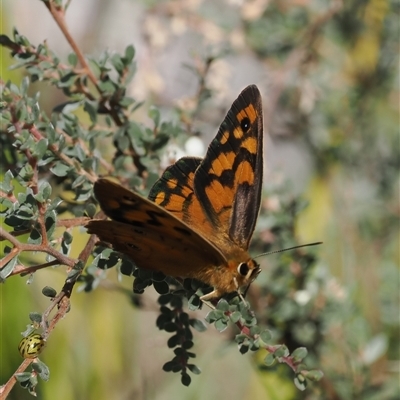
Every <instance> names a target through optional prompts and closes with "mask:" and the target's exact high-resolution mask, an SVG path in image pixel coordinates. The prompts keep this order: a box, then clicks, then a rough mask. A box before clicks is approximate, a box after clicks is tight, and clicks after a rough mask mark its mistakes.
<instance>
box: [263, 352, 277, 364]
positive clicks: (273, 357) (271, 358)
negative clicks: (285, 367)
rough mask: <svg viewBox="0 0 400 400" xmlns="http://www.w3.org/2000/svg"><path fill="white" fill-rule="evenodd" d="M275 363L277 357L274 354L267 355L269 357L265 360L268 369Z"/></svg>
mask: <svg viewBox="0 0 400 400" xmlns="http://www.w3.org/2000/svg"><path fill="white" fill-rule="evenodd" d="M274 362H275V355H274V354H273V353H269V354H267V356H266V357H265V358H264V364H265V365H266V366H267V367H270V366H271V365H272V364H273V363H274Z"/></svg>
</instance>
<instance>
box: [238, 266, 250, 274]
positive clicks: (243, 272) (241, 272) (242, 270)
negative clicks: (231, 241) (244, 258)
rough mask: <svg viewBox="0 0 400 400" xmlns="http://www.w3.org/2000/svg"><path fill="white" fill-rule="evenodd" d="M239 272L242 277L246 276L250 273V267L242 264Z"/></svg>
mask: <svg viewBox="0 0 400 400" xmlns="http://www.w3.org/2000/svg"><path fill="white" fill-rule="evenodd" d="M238 272H239V274H240V275H242V276H246V275H247V273H248V272H249V266H248V265H247V263H240V264H239V266H238Z"/></svg>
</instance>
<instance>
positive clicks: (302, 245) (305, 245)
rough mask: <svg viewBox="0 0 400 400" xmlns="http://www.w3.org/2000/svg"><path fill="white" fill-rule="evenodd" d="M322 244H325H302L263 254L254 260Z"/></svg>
mask: <svg viewBox="0 0 400 400" xmlns="http://www.w3.org/2000/svg"><path fill="white" fill-rule="evenodd" d="M322 243H323V242H314V243H307V244H300V245H298V246H293V247H288V248H286V249H281V250H274V251H269V252H268V253H262V254H259V255H258V256H255V257H254V258H258V257H261V256H268V255H269V254H275V253H282V252H283V251H288V250H294V249H299V248H301V247H309V246H318V245H319V244H322Z"/></svg>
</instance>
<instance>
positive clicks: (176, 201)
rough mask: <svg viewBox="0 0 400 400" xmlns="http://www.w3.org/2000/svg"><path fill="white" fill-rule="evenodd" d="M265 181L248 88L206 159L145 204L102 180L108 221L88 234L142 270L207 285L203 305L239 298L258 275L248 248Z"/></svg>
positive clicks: (187, 164) (175, 171)
mask: <svg viewBox="0 0 400 400" xmlns="http://www.w3.org/2000/svg"><path fill="white" fill-rule="evenodd" d="M262 176H263V117H262V103H261V95H260V92H259V90H258V88H257V87H256V86H255V85H251V86H248V87H247V88H245V89H244V90H243V91H242V92H241V93H240V95H239V96H238V98H237V99H236V100H235V101H234V103H233V104H232V106H231V108H230V110H229V111H228V113H227V115H226V116H225V119H224V121H223V122H222V124H221V126H220V128H219V130H218V133H217V135H216V137H215V138H214V139H213V141H212V142H211V144H210V145H209V147H208V150H207V153H206V155H205V157H204V159H201V158H195V157H183V158H181V159H179V160H178V161H177V162H175V163H174V164H172V165H171V166H169V167H168V168H167V169H166V170H165V171H164V173H163V174H162V176H161V178H160V179H159V180H158V181H157V182H156V183H155V184H154V186H153V187H152V188H151V190H150V193H149V196H148V198H145V197H143V196H141V195H139V194H138V193H135V192H132V191H130V190H128V189H126V188H124V187H123V186H121V185H120V184H118V183H114V182H112V181H110V180H107V179H104V178H102V179H98V180H97V181H96V182H95V184H94V194H95V197H96V198H97V200H98V202H99V203H100V207H101V208H102V210H103V211H104V213H105V214H106V215H107V216H108V217H109V218H110V219H111V220H91V221H90V222H89V223H88V225H87V229H88V232H89V233H91V234H96V235H97V236H98V237H99V238H100V240H101V241H104V242H108V243H110V244H112V246H113V248H114V249H115V250H116V251H119V252H121V253H123V254H125V255H127V256H128V257H129V258H131V259H132V260H133V261H134V263H135V264H136V265H137V266H138V267H140V268H145V269H149V270H153V271H160V272H162V273H164V274H165V275H167V276H172V277H176V278H195V279H197V280H199V281H201V282H204V283H206V284H208V285H210V286H211V287H213V291H212V292H210V293H208V294H205V295H204V296H202V297H201V299H202V300H203V301H208V300H211V299H214V298H219V297H221V296H223V295H225V294H227V293H232V292H237V293H239V294H240V288H241V287H244V286H248V285H249V284H250V283H251V282H252V281H253V280H254V279H255V278H256V277H257V276H258V274H259V273H260V266H259V265H258V264H257V262H256V261H255V260H254V259H252V258H251V257H250V255H249V253H248V248H249V245H250V240H251V237H252V235H253V231H254V228H255V225H256V221H257V217H258V213H259V208H260V201H261V188H262Z"/></svg>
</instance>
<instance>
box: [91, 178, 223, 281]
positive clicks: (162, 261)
mask: <svg viewBox="0 0 400 400" xmlns="http://www.w3.org/2000/svg"><path fill="white" fill-rule="evenodd" d="M95 195H96V198H97V199H98V200H99V202H100V206H101V208H102V210H103V211H104V213H105V214H106V215H107V216H108V217H110V218H111V219H112V221H96V220H94V221H90V222H89V224H88V225H87V228H88V231H89V233H95V234H96V235H98V236H99V237H100V239H101V240H103V241H105V242H109V243H112V244H113V247H114V249H115V250H117V251H120V252H122V253H124V254H126V255H128V256H129V257H131V258H132V260H133V261H135V263H136V264H137V265H138V266H139V267H141V268H146V269H150V270H158V271H161V272H163V273H164V274H166V275H170V276H181V275H187V276H190V275H191V274H196V273H198V271H199V270H201V269H202V268H205V267H207V266H211V265H221V264H223V263H224V262H225V259H224V257H223V255H222V254H221V253H220V251H219V250H218V249H217V248H216V247H214V246H213V245H212V244H211V243H209V242H208V241H207V239H205V238H204V237H202V236H201V235H199V234H198V233H197V232H196V231H194V230H193V229H191V228H190V227H189V226H187V225H186V224H185V223H184V222H182V221H181V220H179V219H178V218H175V217H174V216H173V215H172V214H171V213H169V212H168V211H166V210H165V209H164V208H162V207H160V206H158V205H156V204H155V203H153V202H152V201H150V200H148V199H146V198H144V197H142V196H140V195H139V194H137V193H134V192H132V191H130V190H128V189H125V188H124V187H122V186H121V185H118V184H116V183H114V182H112V181H109V180H107V179H99V180H98V181H97V182H96V184H95ZM185 263H187V264H188V265H190V271H191V273H190V274H182V264H183V265H184V264H185Z"/></svg>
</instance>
